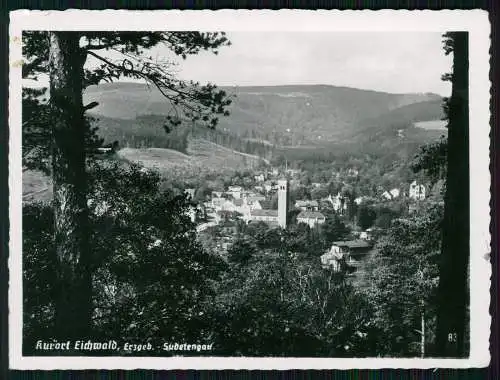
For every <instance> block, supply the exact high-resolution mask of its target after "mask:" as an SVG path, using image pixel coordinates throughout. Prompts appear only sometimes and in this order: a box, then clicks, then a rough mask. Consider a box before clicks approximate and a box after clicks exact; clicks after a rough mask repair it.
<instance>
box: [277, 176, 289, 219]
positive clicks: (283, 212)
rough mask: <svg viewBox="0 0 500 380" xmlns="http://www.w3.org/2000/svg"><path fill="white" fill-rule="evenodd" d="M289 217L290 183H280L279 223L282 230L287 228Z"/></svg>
mask: <svg viewBox="0 0 500 380" xmlns="http://www.w3.org/2000/svg"><path fill="white" fill-rule="evenodd" d="M287 217H288V181H287V180H286V179H281V180H279V181H278V223H279V225H280V227H281V228H286V225H287Z"/></svg>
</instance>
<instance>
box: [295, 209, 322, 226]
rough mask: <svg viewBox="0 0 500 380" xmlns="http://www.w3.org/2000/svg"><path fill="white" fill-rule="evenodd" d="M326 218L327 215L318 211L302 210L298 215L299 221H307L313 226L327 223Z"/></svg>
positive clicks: (306, 222)
mask: <svg viewBox="0 0 500 380" xmlns="http://www.w3.org/2000/svg"><path fill="white" fill-rule="evenodd" d="M325 220H326V218H325V216H324V215H323V214H322V213H320V212H318V211H302V212H301V213H300V214H299V215H297V222H299V223H305V224H307V225H308V226H309V227H311V228H313V227H316V226H318V225H320V224H323V223H325Z"/></svg>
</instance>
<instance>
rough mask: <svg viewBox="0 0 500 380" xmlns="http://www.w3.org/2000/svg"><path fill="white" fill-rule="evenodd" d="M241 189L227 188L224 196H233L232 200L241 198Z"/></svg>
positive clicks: (235, 187) (238, 187) (239, 187)
mask: <svg viewBox="0 0 500 380" xmlns="http://www.w3.org/2000/svg"><path fill="white" fill-rule="evenodd" d="M242 191H243V188H242V187H241V186H229V187H228V189H227V191H226V194H228V195H231V196H233V198H236V199H238V198H241V193H242Z"/></svg>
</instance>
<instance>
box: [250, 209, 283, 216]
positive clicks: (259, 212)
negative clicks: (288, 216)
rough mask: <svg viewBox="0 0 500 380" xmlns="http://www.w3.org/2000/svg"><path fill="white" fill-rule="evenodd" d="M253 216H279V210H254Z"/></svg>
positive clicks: (251, 212) (251, 213)
mask: <svg viewBox="0 0 500 380" xmlns="http://www.w3.org/2000/svg"><path fill="white" fill-rule="evenodd" d="M250 215H252V216H274V217H277V216H278V210H252V211H250Z"/></svg>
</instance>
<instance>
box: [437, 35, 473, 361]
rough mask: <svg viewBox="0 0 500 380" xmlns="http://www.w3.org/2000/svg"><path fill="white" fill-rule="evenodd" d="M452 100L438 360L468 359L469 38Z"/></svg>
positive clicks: (460, 43) (460, 44)
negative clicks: (450, 358) (441, 358)
mask: <svg viewBox="0 0 500 380" xmlns="http://www.w3.org/2000/svg"><path fill="white" fill-rule="evenodd" d="M453 40H454V41H453V46H454V50H453V51H454V52H453V77H452V85H453V87H452V95H451V98H450V103H449V115H448V116H449V127H448V157H447V162H448V168H447V178H446V194H445V211H444V225H443V244H442V249H441V262H440V283H439V295H438V302H439V304H438V321H437V332H436V333H437V334H436V348H437V354H438V355H440V356H447V357H463V356H467V355H468V353H467V352H465V351H466V350H465V346H466V345H465V343H466V342H465V336H466V334H465V332H466V329H467V328H468V326H467V318H466V310H467V305H468V296H469V291H468V289H467V273H468V271H467V267H468V261H469V221H470V215H469V109H468V107H469V92H468V91H469V81H468V75H469V63H468V53H469V51H468V40H469V38H468V33H467V32H454V33H453Z"/></svg>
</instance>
